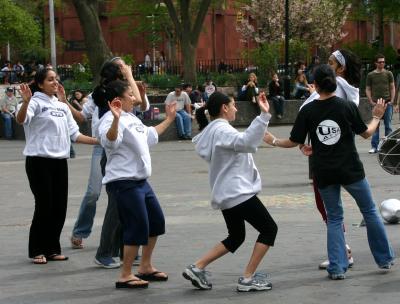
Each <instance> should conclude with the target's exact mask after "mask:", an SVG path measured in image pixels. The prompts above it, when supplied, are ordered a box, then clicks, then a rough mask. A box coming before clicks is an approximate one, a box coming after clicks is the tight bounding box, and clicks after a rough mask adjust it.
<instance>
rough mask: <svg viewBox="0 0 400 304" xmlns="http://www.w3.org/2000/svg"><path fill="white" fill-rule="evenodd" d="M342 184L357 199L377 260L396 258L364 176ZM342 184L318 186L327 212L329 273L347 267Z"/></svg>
mask: <svg viewBox="0 0 400 304" xmlns="http://www.w3.org/2000/svg"><path fill="white" fill-rule="evenodd" d="M343 187H344V188H345V189H346V190H347V191H348V192H349V193H350V195H351V196H352V197H353V198H354V199H355V201H356V203H357V205H358V208H359V209H360V211H361V213H362V215H363V218H364V221H365V224H366V227H367V236H368V244H369V248H370V250H371V252H372V255H373V256H374V259H375V262H376V264H378V266H383V265H386V264H388V263H390V262H391V261H392V260H393V259H394V252H393V249H392V247H391V245H390V243H389V240H388V238H387V235H386V231H385V227H384V225H383V222H382V220H381V218H380V217H379V215H378V212H377V209H376V207H375V203H374V201H373V199H372V194H371V190H370V187H369V184H368V182H367V180H366V179H365V178H364V179H362V180H360V181H358V182H355V183H353V184H350V185H343ZM340 188H341V185H329V186H327V187H324V188H319V191H320V194H321V196H322V199H323V200H324V204H325V209H326V212H327V216H328V223H327V227H328V241H327V243H328V258H329V266H328V269H327V270H328V272H329V273H334V274H338V273H345V272H346V270H347V268H348V264H349V262H348V258H347V251H346V243H345V239H344V232H343V206H342V200H341V197H340Z"/></svg>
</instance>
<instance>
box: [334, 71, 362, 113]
mask: <svg viewBox="0 0 400 304" xmlns="http://www.w3.org/2000/svg"><path fill="white" fill-rule="evenodd" d="M336 83H337V89H336V96H338V97H340V98H343V99H345V100H348V101H351V102H354V103H355V104H356V105H357V106H358V104H359V103H360V91H359V89H358V88H356V87H354V86H352V85H351V84H349V83H348V82H347V80H346V79H344V78H343V77H340V76H337V77H336Z"/></svg>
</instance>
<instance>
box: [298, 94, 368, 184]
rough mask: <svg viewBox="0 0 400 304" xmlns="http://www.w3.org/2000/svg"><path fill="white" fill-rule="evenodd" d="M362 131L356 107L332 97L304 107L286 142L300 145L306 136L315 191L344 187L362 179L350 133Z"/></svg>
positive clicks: (361, 166)
mask: <svg viewBox="0 0 400 304" xmlns="http://www.w3.org/2000/svg"><path fill="white" fill-rule="evenodd" d="M366 130H367V126H366V125H365V123H364V122H363V120H362V118H361V116H360V112H359V111H358V109H357V106H356V105H355V104H354V103H352V102H349V101H346V100H344V99H342V98H339V97H336V96H334V97H331V98H329V99H326V100H314V101H313V102H310V103H309V104H307V105H305V106H304V107H303V108H302V109H301V111H300V112H299V114H298V115H297V118H296V121H295V123H294V126H293V129H292V131H291V134H290V140H291V141H293V142H296V143H300V144H301V143H304V140H305V139H306V137H307V134H310V138H311V144H312V149H313V157H312V159H311V168H312V170H313V173H314V175H315V178H316V181H317V185H318V187H319V188H323V187H326V186H328V185H334V184H341V185H348V184H352V183H355V182H357V181H359V180H361V179H363V178H364V177H365V173H364V167H363V165H362V163H361V161H360V158H359V156H358V153H357V149H356V146H355V142H354V133H356V134H361V133H363V132H365V131H366Z"/></svg>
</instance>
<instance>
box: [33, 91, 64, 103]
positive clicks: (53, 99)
mask: <svg viewBox="0 0 400 304" xmlns="http://www.w3.org/2000/svg"><path fill="white" fill-rule="evenodd" d="M32 98H35V99H37V100H42V101H46V102H58V101H59V100H58V98H57V97H55V96H51V97H50V96H49V95H47V94H45V93H42V92H35V93H34V94H33V96H32Z"/></svg>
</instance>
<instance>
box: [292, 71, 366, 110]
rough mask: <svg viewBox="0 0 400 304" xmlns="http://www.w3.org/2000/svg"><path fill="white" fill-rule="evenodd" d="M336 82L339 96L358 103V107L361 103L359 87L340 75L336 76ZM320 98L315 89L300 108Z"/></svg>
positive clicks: (336, 93) (336, 92)
mask: <svg viewBox="0 0 400 304" xmlns="http://www.w3.org/2000/svg"><path fill="white" fill-rule="evenodd" d="M336 84H337V87H336V91H335V95H336V96H337V97H340V98H343V99H344V100H348V101H352V102H354V103H355V104H356V106H357V107H358V104H359V103H360V92H359V89H358V88H356V87H353V86H352V85H350V84H349V83H348V82H347V80H346V79H344V78H343V77H340V76H336ZM318 98H319V94H318V93H317V91H314V92H313V93H312V94H311V95H310V97H308V98H307V99H306V101H305V102H303V104H302V105H301V107H300V109H299V110H301V108H302V107H304V106H305V105H306V104H308V103H310V102H312V101H313V100H315V99H318Z"/></svg>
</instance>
